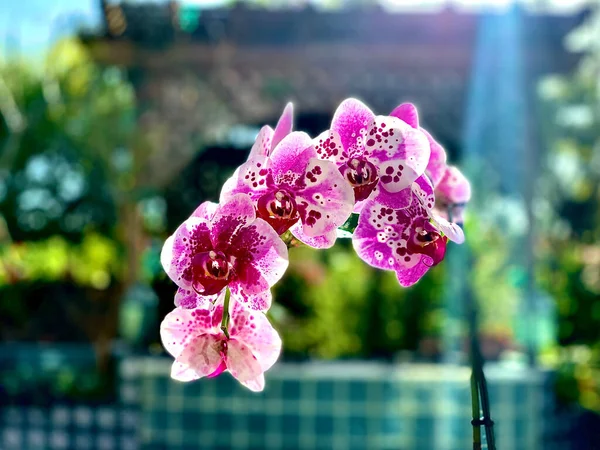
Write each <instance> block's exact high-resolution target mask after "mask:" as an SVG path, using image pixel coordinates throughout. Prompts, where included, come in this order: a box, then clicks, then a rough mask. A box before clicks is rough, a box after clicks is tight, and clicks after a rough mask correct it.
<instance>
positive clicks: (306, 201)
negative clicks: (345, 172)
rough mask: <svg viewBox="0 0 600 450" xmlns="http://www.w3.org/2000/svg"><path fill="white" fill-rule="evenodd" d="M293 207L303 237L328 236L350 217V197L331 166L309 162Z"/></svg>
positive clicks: (343, 182) (314, 160)
mask: <svg viewBox="0 0 600 450" xmlns="http://www.w3.org/2000/svg"><path fill="white" fill-rule="evenodd" d="M296 204H297V207H298V212H299V213H300V218H301V221H302V230H303V233H304V234H305V235H306V236H309V237H317V236H322V235H328V234H329V235H330V234H331V232H332V231H334V230H335V229H336V228H337V227H339V226H341V225H343V224H344V222H345V221H346V220H347V219H348V217H349V216H350V214H351V213H352V207H353V206H354V193H353V191H352V188H351V187H350V185H349V184H348V183H346V181H345V180H344V179H343V178H342V175H341V174H340V172H339V171H338V169H337V167H336V165H335V164H334V163H332V162H330V161H322V160H320V159H317V158H313V159H311V160H310V163H309V165H308V167H307V168H306V176H305V187H304V189H302V190H301V191H297V192H296Z"/></svg>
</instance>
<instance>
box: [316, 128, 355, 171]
mask: <svg viewBox="0 0 600 450" xmlns="http://www.w3.org/2000/svg"><path fill="white" fill-rule="evenodd" d="M313 145H314V147H315V150H316V151H317V156H318V157H319V158H320V159H325V160H328V161H332V162H334V163H336V165H337V166H338V167H339V166H340V165H342V164H343V163H345V162H346V160H347V159H348V153H347V152H346V150H344V146H343V145H342V139H341V138H340V135H339V134H338V133H336V132H335V131H333V130H326V131H323V132H322V133H321V134H320V135H319V136H317V137H316V138H314V139H313Z"/></svg>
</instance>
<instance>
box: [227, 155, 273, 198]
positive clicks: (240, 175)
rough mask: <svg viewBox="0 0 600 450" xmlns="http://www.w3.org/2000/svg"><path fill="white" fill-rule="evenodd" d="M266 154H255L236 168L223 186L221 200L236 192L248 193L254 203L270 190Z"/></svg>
mask: <svg viewBox="0 0 600 450" xmlns="http://www.w3.org/2000/svg"><path fill="white" fill-rule="evenodd" d="M267 162H268V159H267V157H266V156H254V157H251V158H249V159H248V161H246V162H245V163H244V164H242V165H241V166H240V167H238V168H237V169H236V171H235V172H234V173H233V175H232V176H231V177H229V178H228V179H227V181H225V184H223V187H222V188H221V195H220V202H221V203H224V202H226V201H227V200H229V199H230V198H231V197H232V196H234V195H236V194H246V195H248V196H249V197H250V198H251V199H252V201H253V202H254V204H255V203H256V201H257V200H258V199H259V198H260V196H261V195H263V194H264V193H265V192H267V190H268V186H267V179H268V173H269V172H268V170H267V168H266V167H267Z"/></svg>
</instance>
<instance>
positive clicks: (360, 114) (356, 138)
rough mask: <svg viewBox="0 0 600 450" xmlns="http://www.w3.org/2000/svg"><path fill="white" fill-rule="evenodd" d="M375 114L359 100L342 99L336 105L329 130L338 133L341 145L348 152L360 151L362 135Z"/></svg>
mask: <svg viewBox="0 0 600 450" xmlns="http://www.w3.org/2000/svg"><path fill="white" fill-rule="evenodd" d="M374 117H375V115H374V114H373V112H372V111H371V110H370V109H369V108H368V107H367V106H366V105H365V104H364V103H362V102H361V101H359V100H356V99H354V98H349V99H347V100H344V101H343V102H342V103H341V104H340V106H338V108H337V110H336V111H335V114H334V116H333V119H332V121H331V130H332V131H335V132H336V133H338V134H339V136H340V139H341V142H342V146H343V147H344V149H346V150H347V151H348V152H349V154H351V155H352V154H353V152H352V150H355V151H362V146H363V142H362V140H363V139H364V136H365V134H366V132H367V129H368V127H369V125H370V124H371V122H372V121H373V118H374Z"/></svg>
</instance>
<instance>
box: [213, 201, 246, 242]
mask: <svg viewBox="0 0 600 450" xmlns="http://www.w3.org/2000/svg"><path fill="white" fill-rule="evenodd" d="M255 219H256V211H255V209H254V205H253V204H252V200H250V197H249V196H248V195H246V194H235V195H233V196H231V197H229V198H228V199H227V200H226V201H225V202H223V203H221V204H220V205H219V207H218V208H217V210H216V212H215V215H214V217H213V220H212V223H211V230H210V234H211V240H212V243H213V245H214V248H215V249H218V250H222V251H225V249H227V248H228V247H229V246H230V245H231V243H232V241H233V239H234V238H235V236H236V235H237V234H238V233H239V232H240V230H241V229H243V228H244V227H246V226H247V225H249V224H251V223H252V222H253V221H254V220H255Z"/></svg>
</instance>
